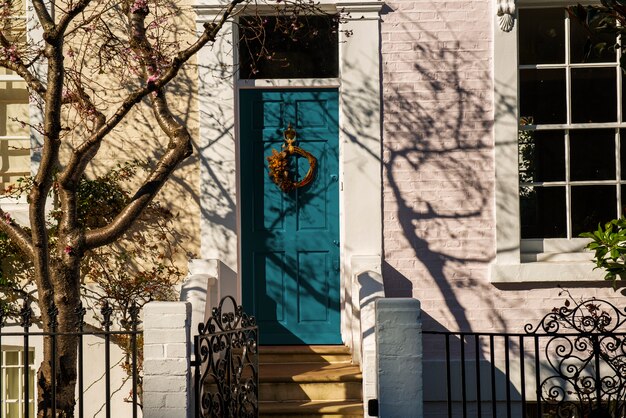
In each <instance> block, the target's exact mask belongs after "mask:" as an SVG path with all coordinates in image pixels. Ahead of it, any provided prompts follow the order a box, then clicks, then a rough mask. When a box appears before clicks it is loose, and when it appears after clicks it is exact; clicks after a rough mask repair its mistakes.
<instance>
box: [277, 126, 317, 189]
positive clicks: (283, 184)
mask: <svg viewBox="0 0 626 418" xmlns="http://www.w3.org/2000/svg"><path fill="white" fill-rule="evenodd" d="M283 135H284V138H285V143H284V144H283V146H282V148H283V150H282V151H281V152H278V151H276V150H275V149H272V155H270V156H269V157H267V161H268V162H269V175H270V178H271V179H272V181H273V182H274V183H276V185H277V186H278V187H279V188H280V190H282V191H283V192H285V193H289V192H291V191H292V190H295V189H298V188H300V187H304V186H306V185H307V184H309V183H311V181H313V178H314V177H315V168H316V167H317V159H316V158H315V157H314V156H313V155H312V154H311V153H310V152H308V151H305V150H303V149H302V148H300V147H296V146H295V145H293V144H294V142H295V141H296V131H295V129H293V127H292V126H291V124H289V126H288V127H287V129H286V130H285V132H284V134H283ZM292 155H299V156H301V157H304V158H306V159H307V160H308V162H309V171H308V172H307V173H306V175H305V176H304V178H303V179H302V180H300V181H298V182H296V181H293V180H292V179H291V173H290V172H289V157H291V156H292Z"/></svg>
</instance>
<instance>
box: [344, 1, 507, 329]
mask: <svg viewBox="0 0 626 418" xmlns="http://www.w3.org/2000/svg"><path fill="white" fill-rule="evenodd" d="M382 20H383V23H382V33H383V36H385V35H386V34H390V35H389V36H390V37H391V39H394V36H395V35H398V36H397V38H398V41H397V42H396V41H394V42H386V43H384V45H383V47H384V49H383V50H382V53H381V57H382V68H383V76H384V78H383V81H382V85H381V90H382V102H383V106H384V108H383V109H381V112H382V120H383V124H382V125H383V126H382V137H383V141H382V142H383V143H382V180H383V234H384V240H383V243H384V244H383V245H384V249H383V252H384V258H385V262H384V264H383V278H384V284H385V292H386V296H388V297H416V298H418V299H424V300H426V301H427V300H429V299H430V300H433V299H436V300H438V301H439V300H442V301H443V302H444V303H445V309H444V306H443V305H441V303H440V302H438V303H437V304H436V305H435V304H433V305H423V309H424V310H425V311H427V310H435V309H438V310H440V312H439V313H437V314H435V313H433V314H432V315H433V316H435V317H438V318H441V317H446V318H450V323H449V324H447V328H449V329H460V330H464V331H471V323H470V320H469V319H468V313H467V310H468V306H467V302H463V300H468V301H469V300H471V301H472V302H471V303H472V306H473V307H474V308H478V307H479V308H481V309H485V310H491V311H492V318H491V319H492V320H493V321H494V322H497V323H498V324H499V326H500V327H504V321H503V319H502V318H501V316H499V315H497V314H496V313H495V312H496V311H495V309H494V304H493V301H492V299H491V298H490V297H489V294H490V293H491V292H492V291H493V287H492V286H491V285H490V284H489V283H488V282H487V280H486V278H485V271H486V270H487V264H488V263H489V262H491V261H492V260H493V258H494V256H495V255H494V242H495V237H494V228H495V221H494V207H493V206H494V205H493V203H492V202H493V200H494V178H495V172H494V159H493V149H494V144H493V137H492V125H493V118H494V111H495V112H498V111H501V110H504V111H506V109H500V108H501V107H502V106H500V105H499V104H497V103H498V102H499V101H500V100H501V99H502V97H498V96H496V97H495V98H494V100H493V102H492V95H493V90H494V88H493V83H492V75H491V71H490V65H491V61H490V58H489V57H490V55H491V50H490V47H491V45H490V42H489V30H488V27H489V26H488V25H485V26H484V28H485V29H484V31H483V32H484V33H482V35H483V36H482V37H481V34H480V33H477V38H480V39H483V40H475V39H474V40H462V39H461V35H460V34H459V36H458V39H450V40H447V41H443V40H441V39H439V38H438V35H437V34H436V33H434V32H430V31H429V30H427V28H425V27H422V26H421V25H420V23H416V20H417V19H415V18H414V16H406V15H404V14H403V13H402V12H399V11H394V10H392V9H391V8H390V7H388V6H386V7H385V8H384V10H383V13H382ZM487 20H488V23H489V24H491V20H490V17H489V19H487ZM439 23H440V24H441V25H445V26H450V25H448V24H447V23H446V22H441V21H440V22H439ZM477 32H478V31H477ZM449 33H450V36H452V35H454V33H453V31H452V29H450V30H449ZM412 34H414V36H411V35H412ZM363 79H365V80H367V79H368V78H367V77H363ZM342 82H343V83H350V82H351V81H350V80H342ZM376 87H377V86H375V85H373V84H372V83H371V82H370V83H364V84H363V85H361V86H359V87H356V91H357V95H359V96H361V95H362V96H363V97H366V96H368V95H370V97H371V91H375V89H376ZM344 102H345V103H347V106H348V111H347V113H348V118H356V117H357V116H356V115H362V114H364V115H367V114H368V112H367V109H358V108H357V107H358V106H368V105H370V106H371V102H370V103H368V102H367V101H366V100H363V99H362V98H360V97H348V98H346V99H345V100H344ZM493 103H496V104H493ZM351 106H352V109H350V107H351ZM355 106H357V107H355ZM494 106H495V107H496V109H495V110H494ZM370 113H371V112H370ZM371 117H372V118H376V117H378V115H371ZM367 123H368V121H367V120H363V121H352V123H351V125H352V126H367ZM348 136H349V138H350V139H351V140H352V141H355V142H357V143H358V142H359V141H368V140H375V138H367V134H366V133H365V132H354V133H351V134H349V135H348ZM433 292H434V293H433ZM470 293H471V296H470V295H469V294H470ZM461 294H463V299H461V298H460V295H461ZM464 303H465V304H464ZM440 305H441V306H440ZM444 310H445V312H444Z"/></svg>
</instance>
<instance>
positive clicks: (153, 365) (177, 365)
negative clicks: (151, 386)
mask: <svg viewBox="0 0 626 418" xmlns="http://www.w3.org/2000/svg"><path fill="white" fill-rule="evenodd" d="M188 364H189V363H188V361H187V359H173V360H170V359H163V360H158V359H147V360H144V369H148V370H150V371H151V373H152V374H154V375H160V376H186V375H187V367H188Z"/></svg>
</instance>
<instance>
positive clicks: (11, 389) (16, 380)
mask: <svg viewBox="0 0 626 418" xmlns="http://www.w3.org/2000/svg"><path fill="white" fill-rule="evenodd" d="M21 372H22V371H21V369H20V368H19V367H12V368H9V369H6V385H7V391H6V396H7V399H18V398H19V393H20V386H21V385H20V380H21V379H20V373H21Z"/></svg>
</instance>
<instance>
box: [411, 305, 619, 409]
mask: <svg viewBox="0 0 626 418" xmlns="http://www.w3.org/2000/svg"><path fill="white" fill-rule="evenodd" d="M625 321H626V316H625V310H620V309H618V308H616V307H615V306H614V305H612V304H611V303H609V302H607V301H604V300H596V299H592V300H587V301H584V302H581V303H579V304H576V305H575V306H573V307H571V308H570V307H569V306H564V307H562V308H560V309H554V310H553V311H552V312H550V313H549V314H547V315H545V316H544V318H543V319H542V320H541V321H540V322H539V324H537V325H532V324H527V325H526V326H525V332H523V333H506V334H505V333H489V332H485V333H476V332H435V331H424V332H423V334H424V335H423V338H424V340H423V341H424V348H425V355H424V360H425V361H424V366H425V369H424V376H425V379H428V381H429V385H426V386H425V394H424V396H425V405H426V407H427V408H428V404H429V403H431V404H432V405H433V407H434V408H439V409H440V410H443V408H442V406H444V405H445V409H446V410H447V416H448V417H455V418H456V417H463V418H465V417H492V418H502V417H507V418H511V417H524V418H527V417H528V418H531V417H535V418H548V417H550V418H552V417H555V418H556V417H558V418H583V417H596V418H618V417H620V418H621V417H624V416H626V330H625V329H624V328H625V326H624V323H625ZM437 353H445V355H444V356H443V358H441V357H440V358H437ZM441 361H443V362H445V369H442V368H440V367H437V365H439V364H441ZM429 364H430V365H435V367H431V368H430V369H429ZM442 370H445V376H442V377H443V379H442V380H443V382H441V384H440V385H439V387H437V383H436V380H437V379H433V377H435V376H429V375H428V374H429V373H434V374H435V375H437V374H439V375H442V373H441V371H442ZM441 391H443V392H444V393H445V398H442V397H440V396H439V392H441ZM438 402H439V403H438ZM437 405H438V406H437Z"/></svg>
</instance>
